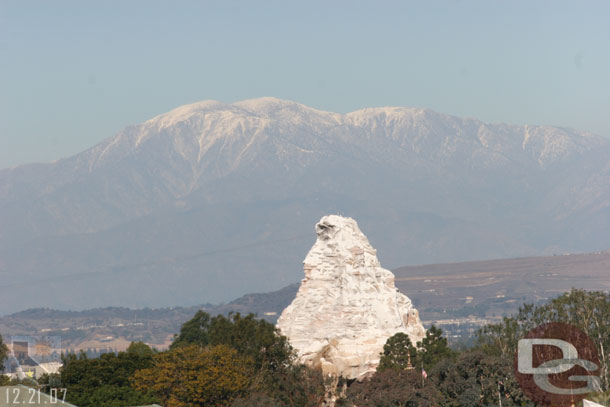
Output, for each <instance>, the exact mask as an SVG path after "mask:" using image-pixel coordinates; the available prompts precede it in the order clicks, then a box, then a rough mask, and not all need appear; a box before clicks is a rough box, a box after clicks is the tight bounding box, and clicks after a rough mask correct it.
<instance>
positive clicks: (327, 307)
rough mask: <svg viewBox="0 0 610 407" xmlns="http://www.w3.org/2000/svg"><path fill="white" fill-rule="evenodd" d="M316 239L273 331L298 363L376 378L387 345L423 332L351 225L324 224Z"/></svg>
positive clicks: (340, 221) (342, 221) (337, 219)
mask: <svg viewBox="0 0 610 407" xmlns="http://www.w3.org/2000/svg"><path fill="white" fill-rule="evenodd" d="M316 233H317V234H318V239H317V241H316V243H315V244H314V246H313V247H312V248H311V250H310V251H309V253H308V254H307V257H306V258H305V261H304V270H305V278H304V279H303V280H302V282H301V287H300V288H299V291H298V293H297V296H296V298H295V299H294V301H293V302H292V304H290V305H289V306H288V307H287V308H286V309H285V310H284V311H283V312H282V315H281V316H280V318H279V319H278V322H277V326H278V328H279V329H280V331H281V332H282V334H284V335H286V336H287V337H288V339H289V340H290V343H291V344H292V346H293V347H294V348H295V349H296V350H297V352H298V355H299V360H300V361H301V362H302V363H305V364H307V365H310V366H314V367H321V368H322V370H323V372H324V373H327V374H333V375H339V374H340V375H343V376H344V377H347V378H351V379H353V378H355V379H359V380H361V379H363V378H365V377H367V376H369V375H371V374H372V373H373V372H375V370H376V368H377V366H378V364H379V354H380V353H381V352H382V350H383V345H384V344H385V342H386V340H387V338H389V337H390V336H392V335H394V334H395V333H397V332H404V333H406V334H408V335H409V337H410V338H411V341H412V342H413V343H416V342H417V341H420V340H421V339H422V338H423V337H424V335H425V330H424V327H423V325H422V323H421V321H420V319H419V314H418V312H417V310H416V309H415V308H414V307H413V305H412V304H411V300H410V299H409V298H408V297H406V296H405V295H403V294H401V293H400V292H398V289H397V288H396V287H395V285H394V274H392V272H390V271H388V270H386V269H384V268H382V267H381V265H380V264H379V260H378V259H377V251H376V250H375V249H374V248H373V247H372V246H371V245H370V243H369V241H368V239H367V238H366V236H365V235H364V234H363V233H362V232H361V231H360V229H359V228H358V224H357V223H356V221H355V220H353V219H351V218H344V217H341V216H336V215H330V216H325V217H323V218H322V219H321V220H320V222H319V223H318V224H317V225H316Z"/></svg>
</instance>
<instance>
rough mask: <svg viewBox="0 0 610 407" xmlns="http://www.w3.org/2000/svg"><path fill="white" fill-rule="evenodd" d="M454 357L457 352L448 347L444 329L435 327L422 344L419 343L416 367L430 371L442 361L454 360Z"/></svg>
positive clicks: (427, 333) (430, 330) (432, 327)
mask: <svg viewBox="0 0 610 407" xmlns="http://www.w3.org/2000/svg"><path fill="white" fill-rule="evenodd" d="M454 357H455V352H454V351H452V350H451V349H450V348H449V346H448V345H447V338H445V337H443V331H442V329H439V328H437V327H435V326H434V325H432V326H431V327H430V329H428V330H427V331H426V336H425V337H424V339H422V340H421V342H417V358H416V359H417V363H416V367H423V368H424V369H426V370H430V369H432V368H433V367H434V366H435V365H436V364H437V363H438V362H440V361H441V360H444V359H452V358H454Z"/></svg>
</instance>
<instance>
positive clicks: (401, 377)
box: [338, 369, 442, 407]
mask: <svg viewBox="0 0 610 407" xmlns="http://www.w3.org/2000/svg"><path fill="white" fill-rule="evenodd" d="M441 401H442V395H441V393H440V392H439V391H438V389H437V388H436V387H435V386H434V385H433V384H431V383H428V381H422V376H421V372H420V371H418V370H400V369H386V370H382V371H379V370H378V371H377V372H376V373H375V374H374V375H373V377H371V378H370V379H366V380H364V381H362V382H361V383H359V382H354V383H353V384H352V385H351V386H350V387H349V388H348V390H347V395H346V397H345V399H343V400H341V401H340V402H339V403H338V405H341V406H358V407H436V406H439V405H441V404H440V403H441Z"/></svg>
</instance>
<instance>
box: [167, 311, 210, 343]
mask: <svg viewBox="0 0 610 407" xmlns="http://www.w3.org/2000/svg"><path fill="white" fill-rule="evenodd" d="M209 330H210V314H208V313H207V312H205V311H202V310H199V311H197V313H196V314H195V316H194V317H193V318H191V319H190V320H188V321H186V322H185V323H184V324H182V327H181V328H180V334H179V335H178V336H176V337H175V338H174V342H172V344H171V345H170V349H176V348H177V347H179V346H184V345H191V344H198V345H200V346H206V345H208V344H209V343H210V338H209Z"/></svg>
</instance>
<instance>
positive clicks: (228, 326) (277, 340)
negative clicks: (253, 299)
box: [170, 311, 293, 371]
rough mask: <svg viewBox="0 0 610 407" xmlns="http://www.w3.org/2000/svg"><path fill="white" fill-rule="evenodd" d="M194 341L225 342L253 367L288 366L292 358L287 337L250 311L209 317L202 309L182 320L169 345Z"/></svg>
mask: <svg viewBox="0 0 610 407" xmlns="http://www.w3.org/2000/svg"><path fill="white" fill-rule="evenodd" d="M191 344H197V345H199V346H200V347H205V346H208V345H210V346H216V345H227V346H230V347H231V348H233V349H235V350H237V351H238V352H239V353H240V354H241V355H244V356H247V357H249V358H251V359H252V361H253V362H254V365H255V367H256V368H259V369H267V370H272V371H273V370H277V369H280V368H281V367H285V366H288V365H289V364H290V363H291V362H292V359H293V353H292V348H291V347H290V344H289V343H288V339H287V338H286V337H285V336H282V335H281V334H280V333H279V332H278V330H277V329H276V328H275V326H274V325H273V324H271V323H269V322H267V321H265V320H262V319H257V318H256V316H255V315H254V314H249V315H247V316H245V317H242V316H241V315H240V314H239V313H235V314H230V315H229V317H228V318H227V317H225V316H224V315H217V316H215V317H213V318H210V315H209V314H207V313H206V312H204V311H198V312H197V313H196V314H195V316H194V317H193V318H192V319H191V320H189V321H187V322H185V323H184V325H182V328H181V329H180V335H178V336H177V337H176V339H175V341H174V342H173V343H172V345H171V347H170V348H171V349H176V348H179V347H181V346H188V345H191Z"/></svg>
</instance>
